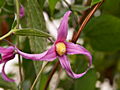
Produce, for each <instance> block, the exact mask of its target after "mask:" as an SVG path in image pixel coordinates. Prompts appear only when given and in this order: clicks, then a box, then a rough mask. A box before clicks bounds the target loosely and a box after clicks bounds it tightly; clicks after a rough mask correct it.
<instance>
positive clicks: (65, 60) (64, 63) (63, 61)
mask: <svg viewBox="0 0 120 90" xmlns="http://www.w3.org/2000/svg"><path fill="white" fill-rule="evenodd" d="M58 58H59V61H60V64H61V66H62V67H63V68H64V69H65V70H66V72H67V74H68V75H69V76H70V77H72V78H80V77H82V76H83V75H85V74H86V73H87V71H88V70H89V68H88V69H87V70H86V71H85V72H83V73H80V74H75V73H74V72H73V71H72V68H71V66H70V62H69V60H68V58H67V56H66V55H64V56H62V57H58Z"/></svg>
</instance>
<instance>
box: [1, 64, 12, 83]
mask: <svg viewBox="0 0 120 90" xmlns="http://www.w3.org/2000/svg"><path fill="white" fill-rule="evenodd" d="M5 65H6V63H4V65H3V68H2V78H3V79H4V80H6V81H8V82H14V80H13V79H10V78H9V77H7V75H6V74H5Z"/></svg>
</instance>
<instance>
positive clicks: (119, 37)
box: [85, 15, 120, 51]
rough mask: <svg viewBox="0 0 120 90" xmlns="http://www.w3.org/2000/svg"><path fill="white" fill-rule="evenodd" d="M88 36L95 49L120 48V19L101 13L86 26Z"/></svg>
mask: <svg viewBox="0 0 120 90" xmlns="http://www.w3.org/2000/svg"><path fill="white" fill-rule="evenodd" d="M85 34H86V37H88V42H89V43H90V44H91V46H92V48H93V49H94V50H98V51H116V50H120V19H119V18H117V17H114V16H112V15H101V16H99V17H96V18H94V19H92V20H91V21H90V22H89V23H88V25H87V26H86V28H85Z"/></svg>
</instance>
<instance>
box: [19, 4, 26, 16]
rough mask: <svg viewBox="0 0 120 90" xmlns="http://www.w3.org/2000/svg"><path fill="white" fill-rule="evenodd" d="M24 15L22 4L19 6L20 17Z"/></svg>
mask: <svg viewBox="0 0 120 90" xmlns="http://www.w3.org/2000/svg"><path fill="white" fill-rule="evenodd" d="M24 16H25V10H24V7H23V5H21V6H20V18H22V17H24Z"/></svg>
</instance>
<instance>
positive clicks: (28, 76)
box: [22, 38, 36, 90]
mask: <svg viewBox="0 0 120 90" xmlns="http://www.w3.org/2000/svg"><path fill="white" fill-rule="evenodd" d="M22 45H23V46H24V47H23V49H22V50H23V51H24V52H26V53H31V52H30V45H29V39H28V38H26V40H25V43H23V44H22ZM22 66H23V68H24V69H23V72H24V81H23V84H22V87H23V89H24V90H29V88H30V87H31V85H32V84H33V81H34V80H35V77H36V73H35V67H34V64H33V61H32V60H29V59H25V58H23V63H22ZM31 72H32V73H31Z"/></svg>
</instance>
